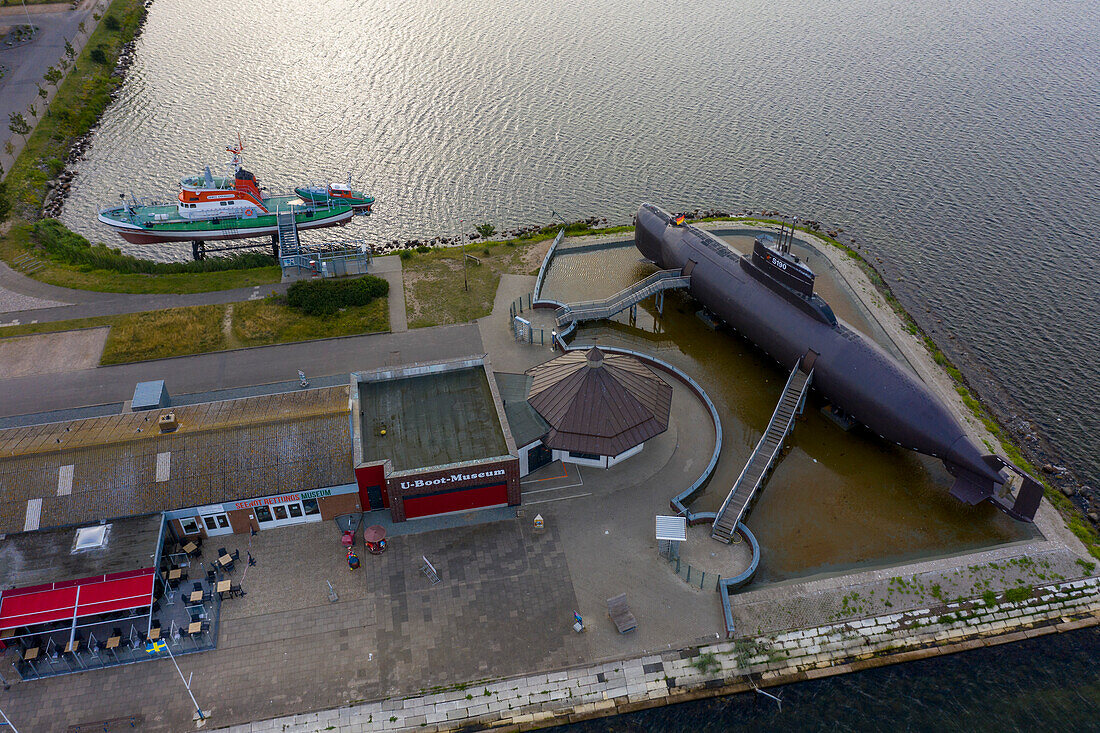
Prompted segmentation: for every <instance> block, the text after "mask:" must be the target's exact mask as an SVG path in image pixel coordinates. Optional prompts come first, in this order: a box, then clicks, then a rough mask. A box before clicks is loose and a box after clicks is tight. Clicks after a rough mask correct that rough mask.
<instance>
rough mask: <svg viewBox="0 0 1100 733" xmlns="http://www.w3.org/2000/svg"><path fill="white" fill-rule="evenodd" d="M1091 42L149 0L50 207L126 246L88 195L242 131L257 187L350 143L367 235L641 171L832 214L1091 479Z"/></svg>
mask: <svg viewBox="0 0 1100 733" xmlns="http://www.w3.org/2000/svg"><path fill="white" fill-rule="evenodd" d="M1097 58H1100V5H1098V4H1097V3H1088V2H1085V3H1082V2H1070V1H1069V0H1054V1H1052V2H1048V3H1041V4H1026V3H1017V2H1010V1H1009V0H989V1H981V2H979V1H978V0H963V1H962V2H957V1H952V2H948V1H947V0H930V1H929V2H925V3H907V2H902V1H901V0H888V1H887V2H870V0H853V1H851V2H846V3H833V2H825V0H810V1H809V2H794V0H778V1H777V2H763V1H762V0H739V1H736V2H721V3H718V2H704V1H703V0H686V2H685V3H680V4H676V5H670V4H668V3H662V2H657V0H639V2H636V3H632V4H627V5H624V4H623V3H619V2H614V1H613V0H589V2H583V3H582V2H577V0H563V2H559V3H552V4H548V3H542V4H539V3H535V4H531V3H506V2H500V1H499V0H479V1H477V2H472V3H464V4H459V5H455V4H439V3H434V2H431V1H430V0H406V1H405V2H396V0H318V2H314V3H307V4H302V3H275V4H272V3H266V2H260V0H242V1H241V2H240V3H237V4H234V5H232V6H229V5H225V4H221V3H216V2H212V0H195V2H192V3H187V4H180V3H167V2H159V3H154V4H153V6H152V8H151V10H150V18H149V23H148V25H147V26H146V28H145V31H144V33H143V35H142V37H141V39H140V40H139V42H138V53H137V61H136V63H135V65H134V67H133V70H132V73H131V75H130V76H129V78H128V79H127V81H126V83H125V84H124V85H123V88H122V93H121V97H120V98H119V100H118V102H117V103H116V104H115V105H113V106H112V107H111V109H110V110H109V111H108V113H107V114H106V116H105V118H104V121H103V125H102V127H101V128H100V130H99V132H98V133H97V137H96V141H95V143H94V144H93V145H92V148H91V151H90V154H89V156H88V159H87V161H86V162H85V163H84V164H82V165H81V166H80V177H79V178H78V179H77V183H76V185H75V186H74V189H73V197H72V199H71V200H70V202H69V204H68V205H67V207H66V210H65V214H64V218H65V220H66V222H67V223H68V224H70V225H71V226H73V227H75V228H76V229H78V230H79V231H81V232H83V233H85V234H87V235H89V236H91V237H93V238H96V239H101V240H105V241H110V242H111V243H112V245H120V244H121V241H120V240H119V239H118V238H117V237H115V236H114V235H113V234H111V233H109V232H106V231H104V230H103V229H101V228H100V227H99V225H97V224H96V223H95V222H94V212H95V209H96V206H97V204H99V203H100V202H104V201H117V197H118V194H119V192H122V191H130V190H133V191H135V192H138V193H141V192H145V193H156V194H158V195H169V196H170V195H172V194H174V192H175V190H176V183H177V180H178V178H179V177H180V176H181V175H183V174H185V173H191V172H193V171H196V170H198V169H199V168H200V167H201V165H203V164H204V163H217V164H219V166H218V167H220V163H221V162H222V161H223V160H224V159H225V158H226V157H227V156H226V155H225V154H222V153H219V152H218V151H220V150H221V149H222V148H223V146H224V145H226V144H228V143H229V142H230V141H232V140H235V139H236V134H237V132H238V131H240V132H241V133H243V135H244V136H245V141H246V145H247V146H248V147H247V149H246V163H247V164H248V165H249V166H250V167H251V168H252V169H253V170H254V171H255V172H256V173H257V174H258V175H259V177H260V180H261V182H265V183H267V184H269V185H272V187H273V188H274V187H276V186H279V187H281V186H286V185H289V184H291V183H296V182H300V181H304V180H308V179H311V178H312V179H313V180H318V181H319V180H324V179H328V178H333V179H342V178H343V177H344V176H345V175H346V173H347V172H348V171H351V172H352V173H353V175H354V176H355V178H356V179H357V180H358V181H360V182H362V183H363V184H364V185H365V186H366V187H367V188H368V189H369V190H370V191H371V192H372V193H374V194H376V195H377V197H378V205H377V211H378V214H377V215H376V216H375V217H373V218H371V219H370V220H369V222H367V223H365V224H364V223H359V224H357V226H356V227H355V228H354V229H350V230H349V229H345V230H342V231H340V232H339V235H338V236H347V235H350V234H353V233H359V234H361V235H365V236H367V237H368V238H369V239H371V240H372V241H376V242H378V241H389V240H392V239H402V240H404V239H405V238H408V237H418V236H423V235H435V234H448V233H454V232H456V231H458V228H459V223H458V220H460V219H463V220H465V221H466V222H467V223H469V222H474V221H482V220H487V221H491V222H493V223H495V224H496V225H497V227H498V229H499V228H502V227H504V226H508V225H511V224H518V223H531V222H547V221H549V211H550V210H551V209H554V210H556V211H558V212H561V213H563V214H565V215H566V216H568V217H570V218H579V217H582V216H588V215H600V216H606V217H608V218H609V219H611V220H612V221H619V222H625V221H628V220H629V217H630V216H631V215H632V214H633V212H634V211H635V210H636V209H637V206H638V203H639V202H640V201H642V200H647V199H648V200H653V201H655V202H658V203H661V204H663V205H665V206H666V207H667V208H670V209H676V208H681V207H682V208H693V207H696V206H703V207H721V208H725V209H730V210H737V209H740V208H743V207H744V208H757V209H759V208H763V207H766V208H777V209H781V210H784V211H788V212H792V213H797V214H800V215H802V216H803V217H809V218H814V219H819V220H824V221H827V222H840V223H841V224H842V225H843V226H844V227H845V228H846V230H847V231H849V232H854V233H855V234H856V236H857V239H858V241H859V243H860V244H861V246H862V247H863V248H864V251H865V252H867V253H869V254H870V255H871V256H873V257H874V258H881V260H882V263H883V266H884V268H885V270H886V272H887V274H888V275H889V276H890V278H891V280H893V281H895V282H896V284H897V288H898V290H899V292H900V295H901V297H902V299H903V301H904V302H905V303H906V305H908V306H909V307H910V309H911V310H912V312H913V313H914V315H915V316H916V317H917V318H918V320H920V321H921V323H922V325H925V326H927V327H928V328H930V329H934V330H935V332H936V335H937V337H938V339H939V340H940V341H941V342H942V343H944V344H945V345H946V346H947V347H949V348H950V349H951V350H952V351H953V352H955V353H956V354H957V355H960V356H961V355H965V354H969V355H971V356H972V358H973V361H974V363H975V364H976V365H979V366H975V367H974V368H973V369H972V370H971V372H972V373H973V374H974V375H976V377H977V378H978V379H979V381H980V383H981V386H982V388H983V390H982V391H983V392H985V393H986V394H987V395H989V396H994V395H993V393H994V392H1000V388H1003V389H1004V390H1006V391H1007V393H1010V394H1011V395H1012V397H1011V398H1008V400H1007V402H1008V407H1009V408H1012V407H1014V406H1017V405H1018V406H1019V407H1020V409H1022V410H1023V411H1024V414H1026V415H1027V416H1028V417H1029V418H1031V419H1032V420H1033V421H1034V422H1035V424H1036V425H1037V427H1038V428H1039V429H1040V432H1042V433H1043V434H1044V435H1046V436H1049V438H1050V439H1051V440H1052V441H1053V443H1054V446H1055V455H1056V458H1058V459H1059V460H1064V462H1066V463H1069V464H1070V465H1071V466H1072V467H1075V468H1076V469H1077V470H1078V471H1079V472H1080V473H1081V475H1082V478H1083V479H1085V480H1086V481H1092V482H1093V483H1094V484H1096V483H1100V451H1096V450H1095V447H1096V441H1095V438H1094V437H1093V436H1095V435H1096V434H1097V433H1098V432H1100V410H1096V409H1095V407H1096V405H1097V404H1098V403H1100V386H1098V382H1097V380H1096V379H1095V376H1096V371H1095V364H1094V361H1095V357H1096V355H1097V354H1100V329H1096V328H1095V327H1094V326H1093V313H1094V312H1095V310H1096V308H1097V307H1098V306H1100V288H1097V287H1096V284H1095V280H1094V278H1095V272H1094V269H1093V268H1092V267H1091V266H1090V265H1088V264H1087V262H1089V261H1091V257H1092V256H1093V255H1094V254H1095V249H1096V248H1095V244H1096V231H1097V230H1098V229H1100V172H1098V171H1100V146H1098V145H1097V138H1096V130H1097V129H1098V128H1100V103H1098V98H1100V65H1098V64H1096V63H1095V62H1096V59H1097ZM320 236H334V235H331V234H327V235H320ZM121 246H123V247H124V248H125V249H128V250H129V251H137V249H136V248H133V247H130V246H129V245H125V244H121ZM140 251H142V252H144V253H146V254H152V255H153V256H156V257H161V258H172V257H183V256H185V255H186V252H185V248H182V247H179V246H174V245H154V246H152V247H151V248H150V247H148V246H147V247H145V248H143V249H141V250H140ZM1081 258H1085V262H1086V264H1082V261H1081ZM940 320H942V323H941V322H940ZM949 335H953V336H955V338H954V339H951V338H949V337H948V336H949ZM1004 394H1005V393H1001V396H1004Z"/></svg>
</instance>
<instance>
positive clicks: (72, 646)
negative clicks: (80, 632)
mask: <svg viewBox="0 0 1100 733" xmlns="http://www.w3.org/2000/svg"><path fill="white" fill-rule="evenodd" d="M79 648H80V639H73V640H72V641H70V642H69V643H68V644H66V645H65V651H66V653H72V652H75V651H76V650H77V649H79Z"/></svg>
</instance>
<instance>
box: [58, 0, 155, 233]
mask: <svg viewBox="0 0 1100 733" xmlns="http://www.w3.org/2000/svg"><path fill="white" fill-rule="evenodd" d="M152 3H153V0H147V1H146V3H145V8H146V9H148V8H149V6H150V5H152ZM147 18H148V14H147V13H143V14H142V16H141V19H140V20H138V24H137V28H135V29H134V37H133V38H132V39H131V40H129V41H127V42H126V43H124V44H122V47H121V48H120V49H119V53H118V60H117V61H116V62H115V68H114V70H113V71H112V72H111V78H112V79H118V80H119V82H120V84H119V85H118V86H116V87H115V89H114V90H112V92H111V100H112V101H114V100H115V99H117V98H118V95H119V93H120V90H121V89H122V86H121V81H122V80H124V79H125V78H126V74H128V73H129V71H130V67H131V66H133V64H134V58H135V55H136V47H137V40H138V38H139V37H140V36H141V32H142V30H144V28H145V21H146V19H147ZM101 22H102V21H101ZM98 129H99V120H96V122H95V124H94V125H92V126H91V127H90V128H89V129H88V131H87V132H85V133H84V134H83V135H80V136H79V137H77V138H76V140H74V141H73V143H72V145H70V146H69V150H68V152H67V153H66V154H65V166H64V167H63V168H62V169H61V172H60V173H58V174H57V175H56V176H55V177H54V178H53V179H51V180H49V181H46V196H45V198H44V199H43V201H42V210H41V212H40V214H41V216H42V218H44V219H46V218H54V219H56V218H58V217H59V216H61V210H62V208H64V206H65V199H66V198H68V196H69V191H70V189H71V188H72V183H73V179H74V178H75V177H76V175H77V172H76V171H75V170H73V165H75V164H76V163H77V162H79V161H81V160H84V156H85V154H86V153H87V152H88V148H89V147H91V144H92V139H93V138H94V136H95V133H96V130H98Z"/></svg>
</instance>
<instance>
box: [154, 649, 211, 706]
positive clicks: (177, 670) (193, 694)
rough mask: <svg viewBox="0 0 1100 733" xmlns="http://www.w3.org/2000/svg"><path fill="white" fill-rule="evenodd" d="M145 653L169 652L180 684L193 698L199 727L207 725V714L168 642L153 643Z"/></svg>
mask: <svg viewBox="0 0 1100 733" xmlns="http://www.w3.org/2000/svg"><path fill="white" fill-rule="evenodd" d="M145 651H147V652H148V653H149V654H156V653H157V652H159V651H165V652H168V658H169V659H171V660H172V666H173V667H175V668H176V674H178V675H179V676H180V682H182V683H183V686H184V688H186V689H187V694H188V695H189V696H190V697H191V702H192V703H193V704H194V706H195V713H196V714H197V715H198V717H197V718H196V720H198V721H199V725H203V724H205V723H206V713H204V712H203V711H202V708H201V707H199V703H198V701H197V700H196V699H195V693H193V692H191V685H189V684H188V683H187V680H185V679H184V678H183V672H182V671H181V670H180V666H179V665H178V664H176V655H175V654H173V653H172V649H171V648H170V647H169V646H168V642H167V641H163V640H161V641H151V642H149V643H148V644H147V645H146V647H145Z"/></svg>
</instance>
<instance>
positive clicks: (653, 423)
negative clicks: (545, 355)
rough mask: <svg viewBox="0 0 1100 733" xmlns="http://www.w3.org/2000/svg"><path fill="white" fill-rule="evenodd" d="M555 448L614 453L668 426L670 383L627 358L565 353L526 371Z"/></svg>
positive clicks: (533, 400) (595, 352)
mask: <svg viewBox="0 0 1100 733" xmlns="http://www.w3.org/2000/svg"><path fill="white" fill-rule="evenodd" d="M527 374H529V375H530V376H531V379H532V381H531V392H530V396H529V397H528V403H529V404H530V405H531V407H533V408H535V411H536V412H538V413H539V415H541V416H542V419H544V420H545V421H546V422H547V423H548V424H549V425H550V431H549V432H548V433H547V434H546V437H545V438H543V443H544V444H545V445H546V446H547V447H549V448H554V449H556V450H565V451H574V452H576V453H594V454H598V455H601V456H617V455H619V454H620V453H622V452H623V451H626V450H629V449H630V448H633V447H634V446H636V445H638V444H639V443H643V442H645V441H647V440H649V439H650V438H652V437H653V436H655V435H660V434H661V433H663V432H664V431H665V430H667V429H668V414H669V409H670V407H671V406H672V387H671V386H669V384H668V383H667V382H665V380H663V379H661V378H660V377H659V376H657V374H655V373H654V372H653V371H652V370H650V369H649V367H647V366H645V365H644V364H642V363H641V362H640V361H638V360H637V359H635V358H634V357H632V356H626V355H622V354H609V353H604V352H603V351H601V350H600V349H599V348H597V347H593V348H592V349H589V350H588V351H587V352H582V351H570V352H568V353H566V354H564V355H562V356H559V357H558V358H556V359H552V360H550V361H548V362H546V363H545V364H540V365H539V366H536V367H532V368H531V369H528V370H527Z"/></svg>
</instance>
